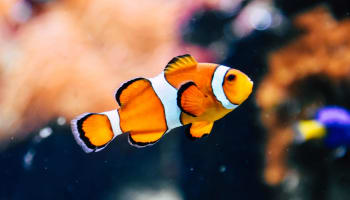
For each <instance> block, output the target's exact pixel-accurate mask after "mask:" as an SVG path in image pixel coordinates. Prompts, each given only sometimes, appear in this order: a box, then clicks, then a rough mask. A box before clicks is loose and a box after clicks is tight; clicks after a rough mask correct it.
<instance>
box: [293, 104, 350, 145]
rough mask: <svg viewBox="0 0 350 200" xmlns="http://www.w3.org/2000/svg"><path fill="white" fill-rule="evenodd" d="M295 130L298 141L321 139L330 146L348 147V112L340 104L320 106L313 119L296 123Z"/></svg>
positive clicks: (349, 141)
mask: <svg viewBox="0 0 350 200" xmlns="http://www.w3.org/2000/svg"><path fill="white" fill-rule="evenodd" d="M297 132H298V135H299V136H298V138H299V140H300V141H307V140H310V139H323V140H324V142H325V144H326V146H328V147H330V148H337V147H340V146H346V147H350V112H349V111H348V110H347V109H345V108H343V107H340V106H326V107H323V108H320V109H319V110H318V111H317V112H316V115H315V116H314V119H312V120H304V121H300V122H299V123H298V125H297Z"/></svg>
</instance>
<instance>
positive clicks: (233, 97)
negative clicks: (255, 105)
mask: <svg viewBox="0 0 350 200" xmlns="http://www.w3.org/2000/svg"><path fill="white" fill-rule="evenodd" d="M253 84H254V83H253V81H252V80H251V79H250V78H249V77H248V76H247V75H246V74H244V73H243V72H241V71H239V70H236V69H230V70H228V71H227V73H226V75H225V77H224V81H223V84H222V87H223V90H224V92H225V95H226V97H227V98H228V99H229V100H230V102H231V103H233V104H236V105H240V104H241V103H243V102H244V101H245V100H246V99H247V98H248V97H249V95H250V94H251V93H252V89H253Z"/></svg>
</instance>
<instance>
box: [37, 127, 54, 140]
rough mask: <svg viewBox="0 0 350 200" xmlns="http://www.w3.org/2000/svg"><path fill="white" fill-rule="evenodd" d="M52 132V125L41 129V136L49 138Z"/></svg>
mask: <svg viewBox="0 0 350 200" xmlns="http://www.w3.org/2000/svg"><path fill="white" fill-rule="evenodd" d="M51 134H52V129H51V128H50V127H45V128H43V129H41V130H40V131H39V135H40V137H41V138H47V137H49V136H50V135H51Z"/></svg>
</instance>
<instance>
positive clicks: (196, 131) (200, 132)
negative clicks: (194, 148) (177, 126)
mask: <svg viewBox="0 0 350 200" xmlns="http://www.w3.org/2000/svg"><path fill="white" fill-rule="evenodd" d="M213 125H214V122H206V121H202V122H194V123H192V124H191V125H190V128H189V130H188V131H187V135H188V136H189V137H190V139H192V140H195V139H199V138H202V137H205V136H207V135H209V134H210V132H211V129H212V128H213Z"/></svg>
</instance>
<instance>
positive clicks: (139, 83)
mask: <svg viewBox="0 0 350 200" xmlns="http://www.w3.org/2000/svg"><path fill="white" fill-rule="evenodd" d="M150 86H151V83H150V81H149V80H147V79H145V78H135V79H132V80H130V81H128V82H126V83H124V84H123V85H122V86H120V88H119V89H118V91H117V92H116V93H115V99H116V100H117V102H118V104H119V106H122V105H124V104H125V103H127V102H128V101H129V100H130V99H132V98H134V97H136V95H138V94H139V93H140V92H141V91H143V90H144V89H146V88H148V87H150Z"/></svg>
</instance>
